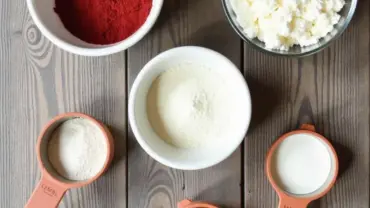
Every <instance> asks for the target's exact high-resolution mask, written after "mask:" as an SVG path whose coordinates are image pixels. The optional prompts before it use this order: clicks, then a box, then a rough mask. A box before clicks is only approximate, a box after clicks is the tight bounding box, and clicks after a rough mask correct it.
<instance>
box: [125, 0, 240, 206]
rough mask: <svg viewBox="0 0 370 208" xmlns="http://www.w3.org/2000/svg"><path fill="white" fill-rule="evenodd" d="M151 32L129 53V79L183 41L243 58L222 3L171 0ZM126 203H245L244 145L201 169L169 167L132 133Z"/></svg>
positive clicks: (237, 39)
mask: <svg viewBox="0 0 370 208" xmlns="http://www.w3.org/2000/svg"><path fill="white" fill-rule="evenodd" d="M164 2H165V5H164V8H163V10H162V14H161V16H160V19H159V21H158V23H157V24H156V25H155V27H154V29H153V30H152V31H151V33H150V34H149V35H147V36H146V37H145V38H144V39H143V40H142V41H141V42H140V43H138V44H137V45H135V46H134V47H132V48H131V49H130V50H129V52H128V64H129V68H128V73H129V74H128V79H129V81H128V84H129V86H131V85H132V83H133V81H134V79H135V77H136V76H137V74H138V72H139V71H140V70H141V68H142V67H143V66H144V64H145V63H146V62H148V61H149V60H150V59H151V58H152V57H154V56H155V55H157V54H158V53H160V52H162V51H164V50H167V49H170V48H173V47H176V46H181V45H201V46H205V47H209V48H212V49H214V50H216V51H219V52H221V53H223V54H225V55H226V56H228V57H229V58H230V59H231V60H232V61H233V62H234V63H236V64H238V65H239V63H240V51H241V42H240V40H239V38H238V37H237V36H236V34H234V32H233V31H232V29H231V27H230V26H229V25H228V23H227V20H226V19H225V17H224V14H223V11H222V8H221V2H220V1H212V0H197V1H192V0H181V1H178V0H168V1H164ZM128 155H129V157H128V158H129V161H128V167H129V169H128V207H132V208H133V207H135V208H136V207H138V208H144V207H145V208H146V207H150V208H160V207H161V208H162V207H163V208H167V207H168V208H173V207H176V203H177V202H178V201H180V200H182V199H184V198H190V199H194V200H206V201H209V202H213V203H216V204H218V205H224V206H226V207H230V208H231V207H241V204H240V203H241V187H240V176H241V173H240V172H241V169H240V167H241V166H240V162H241V161H240V150H237V151H236V152H235V153H234V154H233V155H232V156H231V157H230V158H228V159H227V160H226V161H224V162H222V163H221V164H219V165H217V166H215V167H212V168H209V169H205V170H200V171H181V170H174V169H171V168H168V167H165V166H163V165H161V164H159V163H157V162H155V161H154V160H153V159H152V158H150V157H149V156H148V155H147V154H146V153H145V152H144V151H143V150H142V149H141V148H140V146H139V145H138V144H137V142H136V140H135V138H134V136H133V134H132V132H131V131H130V132H129V146H128Z"/></svg>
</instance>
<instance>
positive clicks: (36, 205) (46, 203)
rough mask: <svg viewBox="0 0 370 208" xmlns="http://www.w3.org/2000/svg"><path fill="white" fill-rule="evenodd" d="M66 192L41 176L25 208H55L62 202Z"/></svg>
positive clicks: (65, 189) (63, 188)
mask: <svg viewBox="0 0 370 208" xmlns="http://www.w3.org/2000/svg"><path fill="white" fill-rule="evenodd" d="M66 191H67V188H65V187H63V186H61V185H59V184H57V183H55V182H53V181H52V180H50V179H48V178H47V177H45V176H42V177H41V180H40V182H39V184H37V186H36V188H35V190H34V191H33V193H32V195H31V197H30V199H29V200H28V202H27V204H26V206H25V208H40V207H44V208H55V207H57V206H58V204H59V202H60V201H61V200H62V198H63V196H64V193H65V192H66Z"/></svg>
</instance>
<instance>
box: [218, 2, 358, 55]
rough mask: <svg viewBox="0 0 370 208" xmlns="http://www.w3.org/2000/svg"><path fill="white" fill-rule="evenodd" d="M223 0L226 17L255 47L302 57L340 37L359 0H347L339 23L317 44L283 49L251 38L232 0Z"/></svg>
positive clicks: (239, 33)
mask: <svg viewBox="0 0 370 208" xmlns="http://www.w3.org/2000/svg"><path fill="white" fill-rule="evenodd" d="M221 1H222V5H223V8H224V11H225V14H226V17H227V19H228V20H229V22H230V24H231V26H232V27H233V28H234V30H235V31H236V33H238V35H239V36H240V37H241V38H242V39H243V40H244V41H245V42H246V43H248V44H249V45H252V46H253V47H254V48H257V49H258V50H260V51H262V52H265V53H267V54H271V55H278V56H289V57H302V56H308V55H312V54H314V53H317V52H319V51H321V50H322V49H324V48H325V47H327V46H328V45H329V44H330V43H331V42H333V40H335V39H336V38H338V37H339V36H340V35H341V34H342V33H343V31H344V30H345V29H346V28H347V26H348V24H349V22H350V21H351V19H352V17H353V14H354V12H355V9H356V5H357V0H345V2H346V4H345V5H344V7H343V8H342V10H341V11H340V12H339V15H340V16H341V18H340V20H339V22H338V24H336V25H334V30H333V31H331V32H330V33H329V34H327V35H326V36H325V37H324V38H321V39H320V40H319V42H318V43H317V44H314V45H311V46H306V47H301V46H298V45H295V46H293V47H291V48H290V49H289V50H287V51H283V50H278V49H269V48H266V47H265V44H264V43H263V42H262V41H260V40H258V39H257V38H253V39H252V38H249V37H248V36H247V35H246V33H245V32H244V31H243V28H242V27H241V26H240V25H239V23H238V22H237V20H236V14H235V12H234V11H233V8H232V6H231V3H230V0H221Z"/></svg>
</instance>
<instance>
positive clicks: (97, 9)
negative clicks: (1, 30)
mask: <svg viewBox="0 0 370 208" xmlns="http://www.w3.org/2000/svg"><path fill="white" fill-rule="evenodd" d="M162 5H163V0H27V6H28V9H29V11H30V14H31V16H32V18H33V20H34V22H35V24H36V25H37V27H38V28H39V29H40V31H41V33H42V34H43V35H45V37H47V38H48V39H49V40H50V41H51V42H53V43H54V44H55V45H57V46H58V47H60V48H62V49H64V50H66V51H69V52H71V53H75V54H79V55H85V56H104V55H109V54H113V53H117V52H120V51H123V50H125V49H127V48H129V47H130V46H132V45H134V44H135V43H137V42H138V41H140V40H141V39H142V38H143V37H144V36H145V35H146V34H147V33H148V32H149V30H150V29H151V28H152V26H153V25H154V23H155V21H156V20H157V18H158V16H159V13H160V11H161V8H162Z"/></svg>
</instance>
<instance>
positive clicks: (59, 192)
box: [25, 113, 114, 208]
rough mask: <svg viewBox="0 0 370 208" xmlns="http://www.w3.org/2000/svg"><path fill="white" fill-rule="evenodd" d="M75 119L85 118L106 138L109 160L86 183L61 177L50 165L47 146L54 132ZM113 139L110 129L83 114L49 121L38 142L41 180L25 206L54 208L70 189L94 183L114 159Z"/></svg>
mask: <svg viewBox="0 0 370 208" xmlns="http://www.w3.org/2000/svg"><path fill="white" fill-rule="evenodd" d="M73 118H83V119H87V120H89V121H91V122H93V123H94V124H96V126H97V127H99V128H100V130H101V131H102V133H103V134H104V138H105V140H106V143H107V148H108V151H107V153H108V154H107V158H106V160H105V163H104V167H103V168H102V170H101V171H100V172H99V173H98V174H97V175H95V176H94V177H92V178H90V179H88V180H85V181H72V180H68V179H66V178H63V177H62V176H60V175H59V174H58V173H57V172H56V171H55V170H54V168H53V166H52V165H51V164H50V162H49V159H48V155H47V145H48V142H49V139H50V137H51V135H52V133H53V132H54V130H55V129H56V128H57V127H58V126H59V125H60V124H61V123H63V122H64V121H66V120H68V119H73ZM113 150H114V148H113V138H112V135H111V133H110V132H109V130H108V128H107V127H106V126H105V125H104V124H102V123H101V122H99V121H97V120H95V119H94V118H92V117H91V116H88V115H85V114H82V113H66V114H61V115H58V116H56V117H55V118H53V119H52V120H51V121H49V123H48V124H46V126H45V127H44V128H43V130H42V131H41V134H40V136H39V138H38V141H37V147H36V152H37V160H38V163H39V166H40V169H41V180H40V182H39V183H38V185H37V186H36V188H35V190H34V192H33V193H32V195H31V197H30V199H29V200H28V202H27V204H26V205H25V207H26V208H40V207H44V208H49V207H50V208H54V207H57V206H58V204H59V203H60V201H61V200H62V198H63V196H64V194H65V192H66V191H67V190H68V189H70V188H78V187H81V186H85V185H87V184H90V183H92V182H93V181H95V180H96V179H97V178H99V177H100V176H101V175H102V174H103V173H104V172H105V171H106V170H107V169H108V166H109V164H110V162H111V160H112V158H113Z"/></svg>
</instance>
